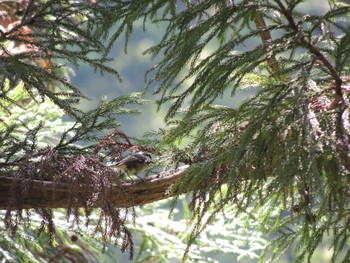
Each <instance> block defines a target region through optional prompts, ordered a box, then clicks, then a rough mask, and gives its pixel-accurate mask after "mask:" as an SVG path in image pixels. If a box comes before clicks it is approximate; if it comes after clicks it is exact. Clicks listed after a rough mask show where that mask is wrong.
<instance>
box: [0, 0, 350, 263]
mask: <svg viewBox="0 0 350 263" xmlns="http://www.w3.org/2000/svg"><path fill="white" fill-rule="evenodd" d="M0 9H1V11H2V15H1V16H0V23H1V27H0V48H1V50H0V52H1V54H0V55H1V60H0V66H1V68H2V72H1V75H0V77H1V84H2V85H1V93H0V106H1V108H0V109H1V112H2V113H3V114H2V116H1V122H0V130H1V131H2V132H1V134H0V136H1V137H0V149H1V153H0V171H1V175H3V174H6V175H7V176H20V177H21V178H29V180H31V179H32V178H33V176H34V177H35V176H40V175H43V172H45V171H46V172H47V171H48V170H47V167H46V166H45V167H44V166H40V165H45V164H46V163H45V158H53V159H50V160H54V161H53V162H50V165H55V164H57V165H61V166H59V168H57V169H56V168H55V169H52V170H53V172H52V173H51V172H50V174H51V175H52V176H54V177H53V179H55V178H56V179H59V180H63V181H64V180H67V178H69V176H72V175H75V176H74V178H79V176H80V175H82V174H84V169H86V170H89V169H90V170H89V171H88V172H86V175H87V174H89V176H92V177H91V178H90V179H91V180H92V181H88V183H92V184H94V185H95V186H94V187H95V188H94V189H93V190H92V191H96V192H98V193H101V192H102V190H103V189H105V187H102V188H101V187H100V188H99V186H100V185H101V184H99V183H98V182H100V180H104V179H103V178H106V177H104V176H107V177H108V175H109V172H110V170H109V169H108V167H106V168H103V167H104V166H103V164H101V161H103V160H102V159H101V156H104V155H103V154H100V153H101V152H100V150H101V149H108V147H109V145H112V146H116V145H117V146H120V144H118V143H120V142H125V144H122V146H123V147H121V148H118V147H117V152H118V153H121V152H122V151H123V150H125V149H127V148H128V147H131V146H133V143H131V142H130V140H129V139H126V138H127V136H124V135H122V134H123V133H118V134H117V135H116V138H114V139H113V140H112V141H109V143H107V145H105V144H103V143H102V144H103V147H102V146H101V144H99V142H100V143H101V142H106V141H103V139H102V135H101V134H102V133H101V132H103V131H106V130H109V129H111V128H115V127H116V126H117V125H118V123H117V122H116V121H115V120H114V116H115V115H116V114H124V113H134V112H131V111H128V110H126V109H125V108H124V107H125V106H126V105H128V104H131V103H132V104H136V103H143V101H142V100H141V97H140V96H139V95H132V96H125V97H120V98H116V99H114V100H112V101H102V102H101V104H100V105H99V106H98V107H97V108H96V109H95V110H92V111H90V112H87V113H83V112H81V111H79V110H78V109H77V107H76V106H77V100H78V99H82V98H84V96H83V95H82V94H81V93H80V91H79V90H77V89H76V88H75V87H73V86H71V84H70V83H69V78H68V75H67V71H66V67H65V65H64V64H63V63H66V62H67V61H68V62H70V63H72V64H73V65H78V64H79V63H87V64H89V65H91V66H92V67H94V68H95V69H96V70H97V71H101V72H108V73H112V74H115V75H116V76H118V74H117V72H116V71H115V70H114V69H112V68H110V67H107V66H105V63H106V62H108V61H109V60H110V58H109V57H108V51H109V50H110V49H111V48H112V46H113V44H114V43H115V42H116V41H118V40H119V39H121V38H123V39H124V40H125V49H127V45H128V40H129V38H130V36H131V34H132V32H133V28H134V26H135V25H136V24H139V23H140V22H141V23H143V26H144V29H145V30H147V27H148V26H149V24H150V23H153V24H156V25H157V26H160V27H164V28H165V33H164V35H163V38H162V39H161V40H160V42H159V43H158V44H156V45H154V46H153V47H151V48H149V49H148V50H146V51H145V54H151V55H152V57H153V58H154V60H155V61H156V63H155V66H154V67H153V68H151V69H150V70H149V71H148V73H147V75H146V77H147V79H148V81H149V84H157V86H158V88H157V89H155V90H154V91H153V92H154V93H155V94H159V95H160V96H161V98H160V100H159V101H158V105H159V107H165V106H168V105H170V107H169V109H168V113H167V116H166V121H167V124H168V127H167V128H166V129H164V130H161V131H159V133H157V135H161V139H160V140H159V141H158V144H157V152H159V153H161V156H162V157H164V158H163V159H164V162H165V165H166V167H169V166H171V165H174V166H175V167H176V166H177V165H179V163H186V164H190V168H189V169H188V171H187V172H186V173H185V174H184V175H183V177H182V178H181V180H180V182H179V185H178V190H179V192H181V193H183V192H192V201H191V209H192V212H193V222H194V228H193V229H192V232H191V234H190V236H189V237H188V247H187V250H186V253H185V254H188V253H189V248H190V245H191V244H193V243H195V241H196V239H197V238H198V237H199V235H200V233H201V232H202V231H204V229H205V228H206V227H207V226H208V225H209V224H211V223H212V222H213V221H214V220H215V217H216V216H217V215H218V214H219V213H221V212H222V213H224V214H225V210H226V209H228V208H230V209H232V210H233V212H232V211H231V212H232V213H230V214H229V215H230V217H231V218H227V220H228V221H229V220H231V219H232V218H233V217H235V216H236V217H240V216H242V215H245V216H246V217H245V218H246V220H247V221H248V220H254V221H256V222H258V225H259V230H260V231H262V232H264V233H265V232H267V233H269V234H274V235H275V237H276V236H277V238H275V239H274V240H272V242H271V243H270V244H269V245H268V246H267V247H266V250H265V252H264V253H263V254H262V259H261V260H262V261H264V256H265V253H266V254H267V252H268V251H272V253H271V258H272V259H278V257H279V256H280V255H281V254H283V253H284V252H285V250H286V249H288V248H289V247H290V246H291V245H292V244H294V245H295V251H296V256H295V261H296V262H304V261H303V260H305V259H306V260H308V261H310V260H311V257H312V255H313V253H314V251H315V249H316V248H317V246H318V245H319V244H320V243H321V241H322V239H323V237H324V236H325V235H328V234H329V233H331V238H332V242H331V244H330V247H331V248H332V249H333V257H332V261H335V260H336V259H338V258H339V255H340V253H341V252H342V253H345V256H344V257H343V261H344V262H347V260H348V258H349V257H350V249H349V246H348V244H349V238H350V237H349V230H348V228H349V220H350V208H349V203H350V202H349V201H350V200H349V198H350V192H349V191H350V189H349V184H348V182H349V180H350V159H349V150H350V149H349V145H350V141H349V132H350V123H349V92H350V77H349V70H350V68H349V65H350V63H349V62H350V61H349V60H350V56H349V52H350V23H349V22H350V17H349V14H350V6H349V5H348V4H347V3H346V1H336V0H329V1H328V8H327V10H323V11H322V12H320V13H318V14H311V13H305V12H304V11H303V10H304V8H303V1H301V0H292V1H290V0H271V1H267V0H266V1H265V0H256V1H252V0H240V1H227V0H225V1H224V0H212V1H201V0H198V1H165V0H159V1H154V0H146V1H118V0H108V1H107V0H106V1H104V0H101V1H92V0H91V1H88V0H86V1H68V0H67V1H54V0H47V1H33V0H23V1H19V2H18V3H16V4H15V3H13V2H12V1H4V2H2V3H0ZM105 43H107V44H105ZM96 54H98V56H96ZM96 57H97V58H96ZM19 87H22V90H21V92H20V94H22V93H24V94H27V96H26V97H24V98H23V99H18V98H14V97H13V94H14V92H15V89H18V88H19ZM149 87H151V86H149ZM251 88H254V89H255V91H256V92H255V94H254V95H253V96H251V97H250V98H249V99H247V100H246V101H244V102H243V103H242V104H241V105H240V106H239V107H233V106H232V105H231V104H230V103H229V102H228V100H224V99H223V98H227V97H229V98H231V97H233V96H234V95H235V94H236V93H237V92H238V91H241V90H246V89H251ZM149 89H150V88H149ZM17 96H19V95H17ZM47 101H50V102H51V103H53V104H54V105H55V106H57V107H59V109H61V110H64V112H65V113H66V114H68V115H69V116H71V117H72V118H73V119H74V121H73V122H72V123H66V124H63V123H62V125H63V126H62V127H63V128H62V130H60V131H61V133H58V134H59V136H58V138H57V139H56V140H54V141H53V142H52V141H50V143H47V144H46V146H49V145H50V148H46V152H45V151H43V150H42V149H43V148H42V147H38V145H39V141H42V140H39V137H40V136H41V134H42V131H43V130H45V129H46V128H47V127H46V126H45V124H47V123H45V122H35V121H34V123H35V125H33V120H31V119H30V118H29V117H28V118H25V120H23V118H21V115H20V114H17V115H16V114H14V113H16V112H18V111H19V109H23V108H26V107H29V106H30V105H31V104H33V103H34V104H42V103H43V102H47ZM220 102H223V103H221V104H220ZM11 116H17V117H16V118H15V117H13V118H11ZM41 116H43V117H44V116H49V115H45V114H41ZM45 127H46V128H45ZM23 129H24V130H25V131H26V133H25V135H23ZM118 139H119V140H118ZM183 141H186V142H188V143H186V145H184V146H183V145H181V142H183ZM81 142H85V143H86V144H83V146H82V145H81V144H79V143H81ZM179 145H180V146H181V147H179ZM40 148H41V149H40ZM51 149H52V150H51ZM40 153H45V154H44V155H40ZM46 154H48V155H46ZM56 154H59V155H57V156H59V157H57V158H56V157H55V156H56ZM67 155H68V156H67ZM87 157H91V158H92V159H87ZM38 158H39V159H40V158H43V159H42V160H43V161H40V160H38ZM55 158H56V159H55ZM82 160H85V161H86V160H90V162H89V163H88V165H86V166H82V167H81V166H79V165H81V164H82ZM56 161H57V162H56ZM85 161H84V163H85V164H86V162H85ZM73 163H74V165H73V166H72V164H73ZM77 163H79V165H76V164H77ZM32 165H34V166H32ZM97 166H98V167H99V168H98V169H95V168H93V167H97ZM28 167H34V168H33V169H29V170H28ZM69 167H71V168H72V170H69V171H71V172H66V171H67V169H68V168H69ZM51 168H52V167H51ZM51 168H50V169H51ZM81 168H82V170H80V169H81ZM91 168H93V169H92V171H91ZM23 169H25V171H26V174H24V172H23V171H24V170H23ZM96 170H99V172H98V174H97V172H96ZM77 171H78V172H77ZM80 171H83V173H82V174H81V173H80ZM28 173H29V174H28ZM64 175H67V178H63V177H64ZM55 176H56V177H55ZM62 176H63V177H62ZM68 182H69V183H72V181H69V180H68ZM105 182H107V183H108V182H109V181H108V180H107V179H106V181H105ZM14 187H16V186H14ZM16 189H17V188H16ZM24 189H25V187H24V188H19V192H23V190H24ZM72 192H73V191H72ZM90 192H91V191H90ZM74 198H76V196H75V197H74ZM91 198H92V197H91ZM91 198H90V197H89V198H87V199H86V200H90V201H91V200H92V199H91ZM12 200H15V199H12ZM72 200H73V199H72ZM176 200H177V199H176V198H175V200H174V203H175V201H176ZM104 204H105V206H102V211H103V213H104V214H103V215H106V217H105V221H104V222H105V223H106V227H111V229H112V232H109V233H115V231H114V230H117V233H118V235H117V237H122V238H124V241H125V243H124V248H130V247H131V246H132V240H131V238H130V236H129V232H128V230H127V229H126V227H125V218H126V216H125V213H124V214H123V215H121V214H118V213H119V210H116V209H110V208H111V206H113V204H110V203H108V200H106V202H105V203H104ZM85 205H86V206H88V203H86V204H85ZM12 208H15V209H17V210H18V211H19V212H18V213H17V219H18V220H19V221H20V219H21V209H20V204H16V205H15V204H13V207H12ZM10 210H11V209H10ZM68 210H69V209H68ZM88 211H89V210H88V209H86V210H85V213H86V214H88V213H89V212H88ZM69 213H70V211H68V214H69ZM46 215H47V214H46ZM46 215H45V216H44V217H43V218H44V221H45V220H46V221H47V222H48V226H49V227H50V225H51V219H50V218H51V216H49V217H47V216H46ZM8 218H11V215H10V217H8ZM76 218H78V216H76ZM110 218H112V220H111V221H109V219H110ZM18 220H17V221H16V222H19V221H18ZM9 222H11V220H10V221H9ZM120 226H121V227H122V228H121V229H122V231H119V229H120ZM105 233H107V232H105ZM106 235H107V234H106ZM106 235H105V236H106ZM123 235H124V236H123ZM344 251H345V252H344Z"/></svg>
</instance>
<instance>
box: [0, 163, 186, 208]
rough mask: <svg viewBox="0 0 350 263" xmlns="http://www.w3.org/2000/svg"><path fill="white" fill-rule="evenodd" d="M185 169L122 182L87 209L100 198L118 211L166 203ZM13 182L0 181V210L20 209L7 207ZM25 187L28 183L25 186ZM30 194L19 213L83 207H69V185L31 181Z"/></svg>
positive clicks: (78, 204)
mask: <svg viewBox="0 0 350 263" xmlns="http://www.w3.org/2000/svg"><path fill="white" fill-rule="evenodd" d="M188 167H189V166H188V165H184V166H181V167H180V168H178V169H177V170H175V171H174V172H172V173H167V174H166V175H165V176H163V175H162V176H161V175H159V174H155V175H152V176H148V177H147V178H145V179H144V180H143V181H141V180H137V181H134V182H125V181H121V184H120V183H119V184H112V186H111V187H109V188H108V189H105V190H106V191H105V193H106V195H105V196H102V195H101V194H99V195H98V194H97V193H96V195H98V196H97V197H96V201H95V202H93V203H92V204H91V206H89V207H90V208H97V207H100V206H101V204H102V202H103V198H107V199H108V200H109V201H111V202H112V203H113V205H115V206H116V207H118V208H128V207H132V206H139V205H144V204H148V203H152V202H155V201H158V200H162V199H166V198H169V197H171V196H174V195H175V193H176V194H178V191H177V190H178V189H177V184H178V182H179V180H180V178H181V176H182V175H183V174H184V173H185V172H186V170H187V169H188ZM16 180H18V179H16V178H11V177H0V209H18V208H19V207H9V197H10V196H11V195H10V193H11V191H12V186H13V185H14V183H15V182H16ZM25 183H28V182H25ZM29 188H30V190H29V191H28V193H27V194H26V195H25V196H24V197H23V200H22V201H21V202H20V204H19V205H20V209H30V208H68V207H83V206H85V205H86V204H85V202H83V200H75V199H74V204H72V202H71V201H72V200H71V194H70V191H71V187H70V185H69V184H65V183H57V182H52V181H41V180H32V181H31V182H29ZM86 189H89V188H88V187H86V186H85V185H84V184H81V185H80V186H79V189H77V190H75V191H76V192H81V193H84V196H86V195H88V194H91V195H93V194H94V193H87V190H86ZM84 201H86V200H84Z"/></svg>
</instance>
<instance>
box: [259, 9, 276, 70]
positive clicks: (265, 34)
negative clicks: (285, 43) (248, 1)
mask: <svg viewBox="0 0 350 263" xmlns="http://www.w3.org/2000/svg"><path fill="white" fill-rule="evenodd" d="M254 23H255V26H256V28H257V29H259V30H261V31H260V37H261V40H262V42H263V43H264V44H265V45H266V49H267V51H268V49H270V45H271V41H272V37H271V34H270V31H268V30H267V29H266V23H265V20H264V18H263V16H262V15H261V14H260V13H259V12H256V14H255V17H254ZM268 53H269V52H268ZM267 63H268V66H269V68H270V70H271V71H272V73H275V74H277V73H278V72H279V71H280V68H279V66H278V63H277V60H276V56H275V54H271V55H268V57H267Z"/></svg>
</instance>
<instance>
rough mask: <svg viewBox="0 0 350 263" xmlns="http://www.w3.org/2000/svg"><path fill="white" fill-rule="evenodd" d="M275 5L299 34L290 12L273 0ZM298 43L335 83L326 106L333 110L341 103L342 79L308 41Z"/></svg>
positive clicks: (280, 3)
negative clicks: (332, 96) (323, 67)
mask: <svg viewBox="0 0 350 263" xmlns="http://www.w3.org/2000/svg"><path fill="white" fill-rule="evenodd" d="M274 1H275V2H276V4H277V5H278V6H279V8H280V11H281V13H282V14H283V15H284V16H285V18H286V19H287V21H288V24H289V27H290V28H291V29H293V30H294V31H297V32H299V31H300V29H299V27H298V25H297V23H296V22H295V21H294V18H293V15H292V12H291V11H290V10H288V9H287V8H286V7H285V6H284V5H283V4H282V2H281V1H280V0H274ZM299 40H300V43H301V44H302V45H303V46H304V47H306V48H307V49H308V50H309V51H310V52H311V53H312V54H314V55H315V56H316V57H317V58H318V60H320V61H321V62H322V63H323V65H324V66H325V67H326V68H327V69H328V71H329V73H330V74H331V76H332V78H333V79H334V81H335V97H334V100H333V101H332V102H331V103H330V105H329V106H328V109H333V108H335V107H336V106H337V105H338V103H339V102H341V101H343V94H342V91H341V86H342V79H341V78H340V76H339V74H338V72H337V71H336V69H335V68H334V66H333V65H332V63H331V62H330V61H329V60H328V59H327V58H326V56H325V55H324V54H323V53H322V52H321V51H320V50H319V49H318V48H317V47H316V46H314V45H313V44H312V43H311V42H310V41H309V40H307V39H306V38H305V37H301V38H300V39H299Z"/></svg>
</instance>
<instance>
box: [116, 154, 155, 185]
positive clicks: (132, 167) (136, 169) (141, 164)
mask: <svg viewBox="0 0 350 263" xmlns="http://www.w3.org/2000/svg"><path fill="white" fill-rule="evenodd" d="M150 163H152V156H151V155H150V154H148V153H144V152H137V153H134V154H131V155H129V156H127V157H125V158H124V159H122V160H120V161H119V162H117V163H116V164H114V165H112V167H114V168H117V169H120V170H122V171H124V172H125V173H126V174H128V175H136V176H137V177H138V178H140V177H139V176H138V174H140V173H142V172H143V171H144V170H146V168H147V167H148V165H149V164H150ZM140 179H141V180H143V179H142V178H140Z"/></svg>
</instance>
